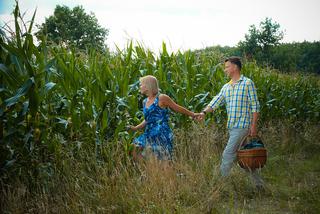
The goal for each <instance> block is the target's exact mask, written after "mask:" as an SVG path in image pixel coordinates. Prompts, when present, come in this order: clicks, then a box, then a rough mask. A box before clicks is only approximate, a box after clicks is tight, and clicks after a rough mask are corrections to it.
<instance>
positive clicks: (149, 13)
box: [0, 0, 320, 52]
mask: <svg viewBox="0 0 320 214" xmlns="http://www.w3.org/2000/svg"><path fill="white" fill-rule="evenodd" d="M14 4H15V1H14V0H0V20H1V21H0V25H1V26H3V24H4V23H8V24H9V25H12V24H13V21H12V20H13V16H12V10H13V8H14ZM19 5H20V10H21V11H22V12H25V17H26V20H30V19H31V16H32V15H33V12H34V10H35V9H37V15H36V23H38V24H41V23H43V22H44V21H45V18H46V17H49V16H50V15H52V14H53V12H54V8H55V6H56V5H66V6H68V7H70V8H73V7H75V6H78V5H82V6H83V8H84V9H85V11H86V12H87V13H90V12H93V13H94V15H95V16H96V18H97V19H98V22H99V24H100V25H101V26H102V27H104V28H107V29H109V35H108V38H107V41H106V43H107V45H108V46H109V48H110V49H111V50H115V48H116V46H118V47H119V48H120V49H123V48H125V47H126V45H127V44H128V41H130V40H133V41H134V42H139V43H140V44H142V45H143V46H144V47H146V48H149V49H151V50H153V51H155V52H157V51H159V50H160V49H161V46H162V42H165V43H166V44H167V47H168V49H169V51H177V50H178V49H180V50H182V51H184V50H188V49H192V50H194V49H201V48H205V47H209V46H214V45H221V46H235V45H237V44H238V42H239V41H241V40H244V38H245V34H246V33H248V29H249V27H250V25H255V26H257V27H258V26H259V23H260V22H261V21H263V20H265V18H266V17H269V18H271V19H272V20H273V21H275V22H277V23H279V24H280V26H281V29H282V30H283V31H284V39H283V40H282V42H302V41H304V40H306V41H319V40H320V27H319V26H320V25H319V20H320V13H319V9H320V0H229V1H222V0H220V1H218V0H157V1H156V0H20V1H19Z"/></svg>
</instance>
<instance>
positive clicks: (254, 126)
mask: <svg viewBox="0 0 320 214" xmlns="http://www.w3.org/2000/svg"><path fill="white" fill-rule="evenodd" d="M258 117H259V112H253V117H252V121H251V127H250V130H249V135H250V136H253V137H254V136H257V126H258Z"/></svg>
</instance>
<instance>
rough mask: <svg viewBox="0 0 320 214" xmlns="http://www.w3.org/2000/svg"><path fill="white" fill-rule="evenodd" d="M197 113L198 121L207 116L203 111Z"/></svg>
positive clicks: (196, 118)
mask: <svg viewBox="0 0 320 214" xmlns="http://www.w3.org/2000/svg"><path fill="white" fill-rule="evenodd" d="M196 114H197V116H195V118H194V119H195V120H196V121H198V122H200V121H202V120H204V118H205V117H206V115H205V114H204V113H203V112H201V113H196Z"/></svg>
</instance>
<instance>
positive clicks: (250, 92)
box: [208, 75, 260, 129]
mask: <svg viewBox="0 0 320 214" xmlns="http://www.w3.org/2000/svg"><path fill="white" fill-rule="evenodd" d="M224 104H226V107H227V113H228V125H227V127H228V128H229V129H232V128H249V127H250V124H251V119H252V113H253V112H259V110H260V104H259V100H258V97H257V90H256V88H255V86H254V83H253V81H252V80H251V79H249V78H247V77H245V76H243V75H241V76H240V79H239V80H238V81H237V82H235V83H234V84H233V83H232V80H231V81H230V82H228V83H227V84H225V85H224V86H223V87H222V89H221V91H220V92H219V94H218V95H217V96H215V97H214V98H213V99H212V100H211V102H210V103H209V105H208V106H209V107H210V108H212V109H213V110H214V109H216V108H218V107H219V106H221V105H224Z"/></svg>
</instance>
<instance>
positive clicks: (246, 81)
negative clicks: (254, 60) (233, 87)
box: [241, 75, 253, 85]
mask: <svg viewBox="0 0 320 214" xmlns="http://www.w3.org/2000/svg"><path fill="white" fill-rule="evenodd" d="M241 77H242V81H243V83H244V84H246V85H250V84H252V83H253V81H252V80H251V79H250V78H248V77H246V76H243V75H242V76H241Z"/></svg>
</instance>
